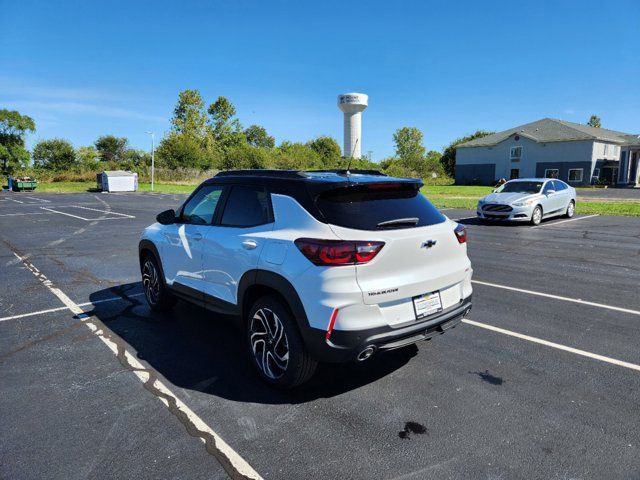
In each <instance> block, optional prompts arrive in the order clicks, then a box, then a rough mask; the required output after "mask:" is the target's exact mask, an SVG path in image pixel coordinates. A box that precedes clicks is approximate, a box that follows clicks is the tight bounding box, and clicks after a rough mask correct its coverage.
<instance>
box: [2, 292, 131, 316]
mask: <svg viewBox="0 0 640 480" xmlns="http://www.w3.org/2000/svg"><path fill="white" fill-rule="evenodd" d="M143 295H144V293H134V294H133V295H128V297H141V296H143ZM125 300H126V298H125V297H112V298H103V299H101V300H94V301H93V302H84V303H78V306H79V307H88V306H89V305H98V304H100V303H108V302H117V301H125ZM62 310H69V307H57V308H49V309H47V310H38V311H37V312H29V313H21V314H19V315H12V316H10V317H1V318H0V322H6V321H8V320H17V319H19V318H26V317H33V316H36V315H43V314H45V313H52V312H61V311H62Z"/></svg>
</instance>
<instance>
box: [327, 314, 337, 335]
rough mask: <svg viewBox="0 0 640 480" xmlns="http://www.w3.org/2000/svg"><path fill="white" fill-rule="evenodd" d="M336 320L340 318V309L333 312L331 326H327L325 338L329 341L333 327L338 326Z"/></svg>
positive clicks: (330, 319)
mask: <svg viewBox="0 0 640 480" xmlns="http://www.w3.org/2000/svg"><path fill="white" fill-rule="evenodd" d="M336 318H338V309H337V308H334V309H333V312H331V318H329V325H328V326H327V334H326V335H325V338H326V339H327V340H329V339H330V338H331V334H332V333H333V326H334V325H335V324H336Z"/></svg>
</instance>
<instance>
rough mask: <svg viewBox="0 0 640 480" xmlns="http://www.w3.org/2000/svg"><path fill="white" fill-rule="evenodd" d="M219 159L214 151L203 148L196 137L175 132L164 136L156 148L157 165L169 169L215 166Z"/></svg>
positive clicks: (203, 168)
mask: <svg viewBox="0 0 640 480" xmlns="http://www.w3.org/2000/svg"><path fill="white" fill-rule="evenodd" d="M219 160H220V159H219V158H218V157H217V156H216V154H215V153H214V151H212V150H207V149H205V148H204V147H203V146H202V142H200V141H199V140H198V139H196V138H193V137H192V136H190V135H183V134H179V133H176V132H171V133H170V134H169V135H167V136H166V137H164V138H163V139H162V141H161V142H160V145H158V149H157V150H156V162H157V165H158V166H160V167H165V168H170V169H176V168H198V169H202V170H205V169H207V168H217V167H218V162H219Z"/></svg>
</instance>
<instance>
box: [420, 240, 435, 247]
mask: <svg viewBox="0 0 640 480" xmlns="http://www.w3.org/2000/svg"><path fill="white" fill-rule="evenodd" d="M435 244H436V241H435V240H427V241H426V242H424V243H423V244H422V245H420V247H421V248H431V247H433V246H434V245H435Z"/></svg>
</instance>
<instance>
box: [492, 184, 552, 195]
mask: <svg viewBox="0 0 640 480" xmlns="http://www.w3.org/2000/svg"><path fill="white" fill-rule="evenodd" d="M541 188H542V182H507V183H505V184H504V185H503V186H502V187H500V188H498V190H496V193H538V192H540V189H541Z"/></svg>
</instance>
